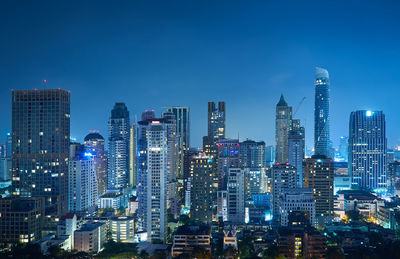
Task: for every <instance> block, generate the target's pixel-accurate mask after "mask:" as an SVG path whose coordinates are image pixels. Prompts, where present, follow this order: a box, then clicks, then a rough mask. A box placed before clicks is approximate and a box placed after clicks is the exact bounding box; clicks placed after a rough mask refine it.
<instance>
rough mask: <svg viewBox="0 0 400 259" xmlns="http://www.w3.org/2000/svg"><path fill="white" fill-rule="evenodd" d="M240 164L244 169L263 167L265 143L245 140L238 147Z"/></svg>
mask: <svg viewBox="0 0 400 259" xmlns="http://www.w3.org/2000/svg"><path fill="white" fill-rule="evenodd" d="M239 155H240V164H241V167H244V168H261V167H265V142H264V141H260V142H255V141H253V140H248V139H247V140H246V141H243V142H240V145H239Z"/></svg>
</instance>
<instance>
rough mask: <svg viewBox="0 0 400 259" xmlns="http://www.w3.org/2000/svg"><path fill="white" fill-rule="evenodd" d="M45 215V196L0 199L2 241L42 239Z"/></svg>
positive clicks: (0, 237)
mask: <svg viewBox="0 0 400 259" xmlns="http://www.w3.org/2000/svg"><path fill="white" fill-rule="evenodd" d="M44 215H45V201H44V198H3V199H0V243H1V244H4V245H10V244H17V243H30V242H35V241H38V240H40V238H41V236H42V235H41V231H42V227H43V220H44Z"/></svg>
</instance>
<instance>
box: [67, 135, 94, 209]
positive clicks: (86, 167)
mask: <svg viewBox="0 0 400 259" xmlns="http://www.w3.org/2000/svg"><path fill="white" fill-rule="evenodd" d="M94 161H95V160H94V156H93V155H92V153H90V152H86V150H85V147H84V146H83V145H81V144H79V143H71V146H70V158H69V170H68V211H71V212H85V211H87V210H94V209H95V207H96V205H97V200H98V192H97V187H98V185H97V176H96V166H95V162H94Z"/></svg>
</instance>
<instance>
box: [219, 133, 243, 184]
mask: <svg viewBox="0 0 400 259" xmlns="http://www.w3.org/2000/svg"><path fill="white" fill-rule="evenodd" d="M217 167H218V169H217V175H218V190H226V184H227V179H228V170H229V168H239V167H240V156H239V140H237V139H221V140H219V141H218V142H217Z"/></svg>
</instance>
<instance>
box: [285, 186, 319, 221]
mask: <svg viewBox="0 0 400 259" xmlns="http://www.w3.org/2000/svg"><path fill="white" fill-rule="evenodd" d="M279 208H280V214H281V217H280V220H281V222H280V223H281V225H282V226H288V224H289V217H290V215H291V214H292V213H296V212H302V213H305V214H306V218H307V221H308V224H310V225H311V226H316V220H315V203H314V200H313V192H312V190H311V189H306V188H293V189H285V190H283V195H282V196H281V198H280V201H279Z"/></svg>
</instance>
